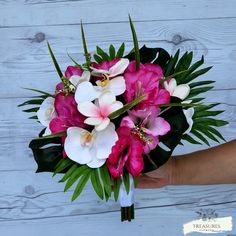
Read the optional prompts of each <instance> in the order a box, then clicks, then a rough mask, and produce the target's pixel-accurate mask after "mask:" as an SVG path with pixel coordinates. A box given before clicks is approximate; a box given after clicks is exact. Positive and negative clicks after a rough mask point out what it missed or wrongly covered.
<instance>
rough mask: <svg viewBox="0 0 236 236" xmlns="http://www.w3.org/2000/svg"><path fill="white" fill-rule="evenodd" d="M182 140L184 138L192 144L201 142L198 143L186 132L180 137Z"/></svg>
mask: <svg viewBox="0 0 236 236" xmlns="http://www.w3.org/2000/svg"><path fill="white" fill-rule="evenodd" d="M182 139H183V140H186V141H188V142H189V143H192V144H200V145H201V144H202V143H199V142H198V141H196V140H195V139H194V138H192V137H191V136H190V135H188V134H184V135H183V137H182Z"/></svg>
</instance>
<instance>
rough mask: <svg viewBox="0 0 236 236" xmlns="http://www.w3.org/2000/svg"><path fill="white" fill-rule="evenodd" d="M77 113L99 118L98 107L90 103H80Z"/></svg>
mask: <svg viewBox="0 0 236 236" xmlns="http://www.w3.org/2000/svg"><path fill="white" fill-rule="evenodd" d="M78 111H79V112H80V113H81V114H82V115H84V116H88V117H90V116H92V117H98V116H99V109H98V107H97V106H96V105H95V104H94V103H92V102H81V103H79V104H78Z"/></svg>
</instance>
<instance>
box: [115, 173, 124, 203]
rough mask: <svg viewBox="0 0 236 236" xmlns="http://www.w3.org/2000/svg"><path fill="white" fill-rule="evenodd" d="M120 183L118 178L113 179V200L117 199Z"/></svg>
mask: <svg viewBox="0 0 236 236" xmlns="http://www.w3.org/2000/svg"><path fill="white" fill-rule="evenodd" d="M121 183H122V180H121V179H120V178H116V179H114V199H115V201H117V200H118V197H119V192H120V186H121Z"/></svg>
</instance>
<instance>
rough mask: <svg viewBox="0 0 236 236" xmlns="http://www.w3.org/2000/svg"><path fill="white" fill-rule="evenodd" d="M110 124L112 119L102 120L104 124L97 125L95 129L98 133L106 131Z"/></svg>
mask: <svg viewBox="0 0 236 236" xmlns="http://www.w3.org/2000/svg"><path fill="white" fill-rule="evenodd" d="M109 123H110V119H109V118H105V119H103V120H102V122H101V123H100V124H99V125H96V126H95V129H96V130H97V131H101V130H104V129H106V128H107V126H108V125H109Z"/></svg>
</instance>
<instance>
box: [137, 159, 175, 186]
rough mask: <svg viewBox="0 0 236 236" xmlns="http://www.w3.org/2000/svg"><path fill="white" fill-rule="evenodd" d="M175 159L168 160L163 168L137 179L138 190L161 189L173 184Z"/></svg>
mask: <svg viewBox="0 0 236 236" xmlns="http://www.w3.org/2000/svg"><path fill="white" fill-rule="evenodd" d="M174 173H175V158H172V157H171V158H170V159H169V160H168V161H167V162H166V163H165V164H164V165H163V166H161V167H159V168H158V169H156V170H154V171H151V172H147V173H145V174H143V175H141V176H139V177H138V178H137V182H138V188H161V187H164V186H166V185H171V184H173V182H174Z"/></svg>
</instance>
